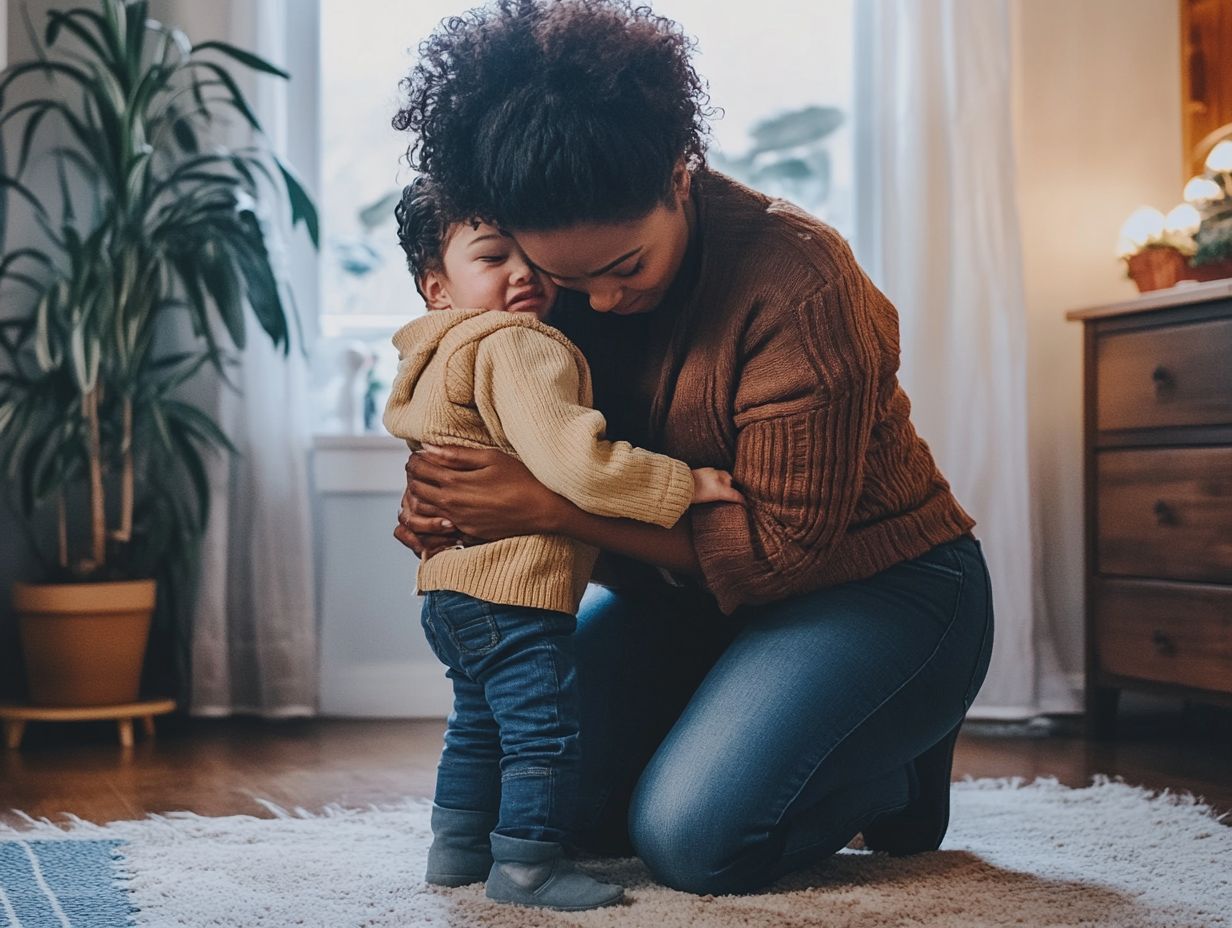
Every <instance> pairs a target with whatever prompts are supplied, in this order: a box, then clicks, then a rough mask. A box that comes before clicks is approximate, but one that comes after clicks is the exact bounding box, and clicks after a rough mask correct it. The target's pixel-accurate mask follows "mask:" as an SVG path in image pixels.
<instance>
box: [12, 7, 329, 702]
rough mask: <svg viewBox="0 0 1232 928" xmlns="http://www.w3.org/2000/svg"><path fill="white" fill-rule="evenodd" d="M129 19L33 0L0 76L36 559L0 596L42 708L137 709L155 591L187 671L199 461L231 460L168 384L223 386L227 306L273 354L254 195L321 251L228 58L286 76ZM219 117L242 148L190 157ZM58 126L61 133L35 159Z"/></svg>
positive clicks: (15, 411) (15, 381)
mask: <svg viewBox="0 0 1232 928" xmlns="http://www.w3.org/2000/svg"><path fill="white" fill-rule="evenodd" d="M147 14H148V3H146V2H142V0H128V2H125V0H99V2H98V3H97V5H94V6H88V7H86V6H83V7H77V8H74V9H68V10H52V11H50V12H49V13H48V15H47V24H46V29H45V31H44V32H43V34H42V36H41V37H38V36H34V35H32V36H31V38H32V40H33V42H34V45H35V48H36V51H37V53H38V57H37V60H33V61H29V62H24V63H19V64H15V65H13V66H11V67H9V68H8V69H7V70H6V71H4V72H3V74H0V124H10V123H12V126H10V133H11V135H10V137H11V138H17V136H18V134H17V132H16V131H15V129H16V127H18V126H20V127H21V132H20V147H19V148H18V149H17V150H16V163H15V166H14V168H13V170H12V172H11V173H9V170H8V168H7V167H3V166H0V193H7V194H8V195H10V203H9V205H10V207H13V206H17V205H18V200H20V201H22V202H23V204H24V207H27V208H28V211H29V212H30V213H31V214H32V216H33V219H34V222H35V224H36V225H37V232H38V237H37V239H36V240H32V241H28V242H22V243H21V244H20V245H19V246H17V247H14V243H13V242H11V241H10V242H9V243H8V248H7V249H0V254H2V257H0V287H3V288H4V301H3V303H2V304H0V305H3V307H4V311H3V313H0V474H2V475H3V478H2V479H3V481H4V484H5V486H6V487H7V488H8V489H10V491H11V493H12V496H13V500H12V503H13V504H14V508H15V510H16V512H17V513H18V514H19V518H20V521H21V523H22V525H23V527H24V530H25V532H26V534H27V537H28V539H29V544H30V545H31V547H32V548H33V549H34V550H35V552H36V553H37V554H38V556H39V559H40V560H41V561H42V562H43V564H44V568H45V570H44V575H43V576H42V577H39V578H37V579H38V580H39V581H40V582H38V583H23V584H17V585H16V586H15V589H14V591H13V599H14V605H15V608H16V611H17V612H18V614H19V621H20V623H21V637H22V643H23V652H24V655H25V659H26V669H27V676H28V680H29V684H30V691H31V699H32V701H33V702H35V703H36V704H40V705H68V704H72V705H100V704H114V703H121V702H127V701H132V700H133V699H135V698H136V697H137V692H138V688H139V684H140V679H141V666H142V660H143V657H144V655H145V652H146V645H147V634H148V631H149V628H150V614H151V610H152V609H153V608H154V607H155V597H156V590H157V600H158V613H157V614H158V616H159V617H160V620H161V619H163V618H165V619H166V621H167V622H168V623H169V628H171V629H174V630H176V631H177V632H178V634H175V635H173V636H171V637H174V638H175V639H177V641H178V646H175V647H174V648H173V650H174V652H175V654H176V657H177V663H179V664H180V665H181V668H182V667H183V666H184V665H185V664H186V651H185V649H184V643H185V642H186V641H187V640H188V638H187V634H186V630H187V629H186V627H187V624H188V616H189V609H190V605H191V604H190V602H189V598H190V592H191V586H192V582H191V581H192V577H193V576H194V573H195V552H196V550H197V546H198V543H199V539H200V537H201V533H202V529H203V527H204V524H205V522H206V519H207V518H208V508H209V486H208V482H207V472H206V467H205V459H204V455H205V454H207V453H211V452H217V453H231V452H234V450H235V449H234V448H233V447H232V445H231V443H230V442H229V441H228V439H227V437H226V435H224V434H223V432H222V431H221V430H220V429H219V427H218V426H217V424H216V423H215V422H214V421H213V420H212V418H211V417H210V416H209V415H208V414H207V413H206V412H204V411H203V410H202V409H201V408H199V407H198V406H197V405H194V404H193V403H192V402H189V401H188V400H186V399H185V398H184V396H183V390H182V389H181V388H182V386H183V385H184V384H185V383H186V382H187V381H189V380H190V379H192V378H193V377H194V376H196V375H197V374H198V373H199V372H201V371H202V370H203V369H213V370H214V371H215V372H217V374H218V375H219V376H221V377H223V378H224V379H225V378H226V376H227V366H228V363H229V352H230V351H232V350H233V349H239V348H242V347H243V346H244V344H245V339H246V337H247V328H248V326H247V322H246V318H245V317H246V309H245V307H246V306H248V307H251V310H252V313H253V315H254V316H255V317H256V320H257V322H258V324H259V325H260V327H261V329H262V330H263V331H264V333H265V334H266V335H267V336H268V337H269V338H271V339H272V340H273V342H274V343H275V345H277V346H280V347H281V348H282V349H283V351H284V352H286V351H287V350H289V346H290V342H291V333H290V327H291V322H292V321H293V320H294V314H293V313H288V311H287V304H286V303H285V302H284V300H283V294H282V289H281V285H280V281H279V279H278V277H277V275H276V274H275V271H274V267H273V265H272V262H271V259H270V251H269V248H268V247H267V229H266V225H265V224H264V222H263V216H264V213H263V212H262V210H263V209H265V208H266V205H267V204H271V203H273V204H277V205H278V206H282V205H284V204H285V203H287V202H289V206H290V212H291V217H292V223H293V225H297V224H298V223H300V222H303V223H304V224H305V226H306V228H307V230H308V233H309V235H310V237H311V238H312V241H313V244H314V245H315V244H316V243H317V240H318V232H317V217H316V210H315V207H314V205H313V203H312V201H311V199H310V198H309V197H308V195H307V194H306V193H305V191H304V189H303V187H302V186H301V184H300V183H299V182H298V181H297V180H296V178H295V176H294V174H293V173H292V172H291V170H290V169H289V168H288V167H287V165H286V164H285V163H283V162H282V161H281V160H279V158H277V157H276V156H275V155H274V154H273V152H272V151H270V150H269V147H268V146H267V145H265V144H264V143H263V137H262V134H261V126H260V124H259V122H258V120H257V119H256V117H255V116H254V114H253V112H252V110H251V108H250V107H249V105H248V102H247V100H246V99H245V97H244V95H243V93H242V92H241V89H240V87H239V85H238V83H237V82H236V80H235V78H234V77H233V75H232V73H231V71H230V70H229V69H228V65H230V64H232V63H238V64H239V65H242V66H244V67H246V68H249V69H252V70H254V71H257V72H261V73H264V74H268V75H273V76H276V77H280V78H283V79H286V78H288V77H289V75H288V74H287V73H286V72H285V71H282V70H281V69H279V68H277V67H275V66H274V65H272V64H270V63H269V62H267V61H264V60H263V59H261V58H259V57H257V56H255V55H253V54H251V53H249V52H246V51H243V50H241V49H238V48H235V47H233V46H231V45H228V44H226V43H223V42H202V43H200V44H198V45H195V46H194V45H192V44H191V43H190V41H189V40H188V38H187V37H186V36H185V35H184V34H183V32H181V31H180V30H178V29H176V28H173V27H170V26H166V25H163V24H161V23H158V22H155V21H153V20H150V19H149V18H148V15H147ZM66 45H68V46H70V47H68V48H66V47H65V46H66ZM40 76H41V77H44V78H46V79H48V86H49V87H50V89H51V93H49V94H48V95H46V96H36V97H34V98H32V99H27V100H24V101H23V102H20V103H17V104H16V105H12V106H9V105H8V104H7V102H6V101H5V96H6V95H9V94H11V87H12V85H13V84H14V82H16V81H19V80H23V79H28V78H35V77H40ZM226 117H238V118H239V119H240V120H242V121H243V122H244V123H246V124H247V125H248V126H249V127H251V130H252V133H253V137H254V139H255V141H254V143H253V144H251V145H247V146H244V147H232V148H226V147H220V146H218V145H217V144H210V145H209V146H208V147H207V145H206V143H207V141H209V138H208V134H209V132H210V130H211V129H212V127H214V126H215V125H217V124H220V123H224V122H226V121H227V119H226ZM55 122H58V123H59V124H60V126H61V128H62V132H61V138H60V139H58V140H57V141H56V142H55V144H54V145H53V147H50V148H49V150H47V151H45V152H44V153H43V154H42V155H41V156H40V157H36V158H32V157H31V153H32V151H35V147H34V140H35V138H36V137H37V136H38V135H39V132H40V127H44V126H48V125H51V124H53V123H55ZM39 161H41V162H42V163H44V164H46V165H47V166H49V167H50V168H51V171H50V172H47V173H50V174H51V176H52V177H53V178H55V180H54V181H53V182H52V184H50V185H49V186H51V187H53V190H52V191H50V192H48V193H46V194H45V195H44V196H42V197H40V196H37V195H36V194H35V193H34V192H32V190H31V189H30V187H29V186H28V185H27V183H26V180H27V175H28V173H29V170H30V169H31V167H32V165H33V164H35V163H36V162H39ZM284 190H285V197H286V199H285V200H284V199H283V191H284ZM83 201H85V202H83ZM53 204H56V205H58V209H56V208H54V207H53ZM9 213H12V209H10V210H9ZM7 218H8V217H7V216H6V222H5V225H7V224H8V223H7ZM27 227H28V228H31V229H32V230H33V228H34V227H33V226H30V225H28V226H27ZM6 231H9V232H10V233H11V230H6ZM10 237H11V235H10ZM29 237H31V238H34V236H33V235H32V236H29ZM14 309H16V314H14ZM179 677H180V680H181V682H182V680H183V673H182V672H181V673H180V674H179Z"/></svg>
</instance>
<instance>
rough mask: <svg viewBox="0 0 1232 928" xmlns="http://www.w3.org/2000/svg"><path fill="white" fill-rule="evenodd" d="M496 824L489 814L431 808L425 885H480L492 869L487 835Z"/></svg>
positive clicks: (492, 816) (494, 816)
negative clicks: (430, 833)
mask: <svg viewBox="0 0 1232 928" xmlns="http://www.w3.org/2000/svg"><path fill="white" fill-rule="evenodd" d="M495 825H496V815H495V813H491V812H470V811H463V810H461V809H446V808H445V807H443V806H438V805H436V804H435V803H433V805H432V847H430V848H429V849H428V870H427V872H426V873H425V874H424V882H425V883H432V884H433V885H434V886H466V885H467V884H468V883H482V882H483V881H484V880H486V879H487V878H488V871H489V870H491V869H492V846H491V844H490V843H489V839H488V835H489V833H490V832H491V831H492V828H493V827H494V826H495Z"/></svg>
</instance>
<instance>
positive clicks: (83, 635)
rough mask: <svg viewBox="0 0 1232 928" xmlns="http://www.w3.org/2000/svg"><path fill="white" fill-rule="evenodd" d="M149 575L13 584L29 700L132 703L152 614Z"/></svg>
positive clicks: (63, 703)
mask: <svg viewBox="0 0 1232 928" xmlns="http://www.w3.org/2000/svg"><path fill="white" fill-rule="evenodd" d="M154 595H155V584H154V581H153V580H127V581H122V582H119V583H55V584H28V583H15V584H13V609H14V611H15V612H16V613H17V615H18V619H19V624H20V630H21V645H22V651H23V652H24V655H25V660H26V678H27V680H28V681H29V684H30V701H31V702H32V703H33V704H34V705H36V706H110V705H119V704H122V703H129V702H136V700H137V694H138V690H139V689H140V686H141V665H142V663H143V661H144V660H145V649H146V643H147V641H148V640H149V637H150V618H151V616H152V615H153V612H154Z"/></svg>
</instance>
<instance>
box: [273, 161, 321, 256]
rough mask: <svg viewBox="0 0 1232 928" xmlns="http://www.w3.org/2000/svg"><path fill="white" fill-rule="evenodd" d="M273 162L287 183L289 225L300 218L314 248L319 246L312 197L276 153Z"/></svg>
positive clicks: (318, 229)
mask: <svg viewBox="0 0 1232 928" xmlns="http://www.w3.org/2000/svg"><path fill="white" fill-rule="evenodd" d="M272 157H273V159H274V163H275V164H277V165H278V170H279V172H280V173H281V174H282V179H283V181H284V182H285V183H286V185H287V196H288V197H290V198H291V225H292V227H294V226H295V225H296V224H298V223H299V222H300V221H301V220H302V221H303V223H304V225H305V226H306V227H307V229H308V237H309V238H310V239H312V245H313V247H314V248H320V247H321V246H320V228H319V226H318V223H317V208H316V206H315V205H314V204H313V202H312V198H311V197H310V196H308V192H307V191H306V190H304V187H303V184H301V183H300V182H299V178H297V177H296V176H295V173H294V172H293V171H292V170H291V168H290V166H289V165H287V164H286V163H285V162H283V160H282V159H281V158H279V157H278V156H277V155H273V156H272Z"/></svg>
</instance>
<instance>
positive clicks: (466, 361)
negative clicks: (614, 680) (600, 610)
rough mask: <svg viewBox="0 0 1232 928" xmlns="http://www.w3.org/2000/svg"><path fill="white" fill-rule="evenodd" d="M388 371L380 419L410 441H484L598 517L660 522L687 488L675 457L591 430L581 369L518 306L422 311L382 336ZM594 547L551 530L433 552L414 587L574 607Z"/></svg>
mask: <svg viewBox="0 0 1232 928" xmlns="http://www.w3.org/2000/svg"><path fill="white" fill-rule="evenodd" d="M393 342H394V347H395V348H397V349H398V356H399V362H398V374H397V376H396V377H395V378H394V383H393V387H392V390H391V392H390V395H389V402H388V403H387V404H386V406H385V416H384V422H385V427H386V428H387V429H389V431H390V432H391V433H392V434H394V435H397V436H398V437H399V438H405V439H406V440H407V444H408V445H409V446H410V447H411V448H412V449H417V448H418V447H419V446H420V445H421V444H423V443H427V444H439V445H462V446H465V447H470V448H495V449H497V450H499V451H504V452H505V453H507V454H512V455H514V456H515V457H517V458H519V459H520V460H521V461H522V463H523V464H525V465H526V466H527V468H529V469H530V472H531V473H532V474H534V475H535V477H536V479H538V480H539V482H540V483H542V484H543V485H544V486H546V487H547V488H548V489H550V490H553V491H554V492H556V493H559V494H560V495H561V496H564V497H565V498H566V499H568V500H570V501H571V502H573V503H574V504H575V505H576V506H578V507H579V508H581V509H584V510H586V511H587V512H591V513H594V514H595V515H600V516H609V517H615V518H626V519H637V520H639V521H642V522H651V523H653V524H655V525H660V526H663V527H664V528H670V527H671V526H672V525H675V524H676V522H677V520H679V518H680V517H681V515H683V514H684V511H685V510H686V509H687V508H688V507H689V502H690V500H691V499H692V496H693V475H692V473H691V472H690V470H689V467H688V465H687V464H684V463H683V462H681V461H677V460H675V459H673V458H669V457H665V456H663V455H661V454H653V453H651V452H649V451H645V450H643V449H641V448H634V447H633V446H632V445H630V444H629V443H628V442H623V441H616V442H610V441H605V440H604V439H603V434H604V430H605V429H606V427H607V423H606V422H605V420H604V418H603V415H602V413H600V412H598V411H596V410H594V409H592V408H590V406H591V403H592V402H593V399H592V395H591V383H590V370H589V368H588V367H587V365H586V359H585V358H584V357H583V356H582V353H581V352H580V351H579V350H578V349H577V348H576V347H575V346H574V345H573V343H572V342H570V341H569V340H568V339H567V338H565V336H564V335H562V334H561V333H560V332H558V331H557V330H556V329H553V328H551V327H550V326H547V325H544V324H543V323H542V322H539V321H538V320H537V319H535V318H533V317H531V316H528V315H522V314H518V313H505V312H488V311H484V310H481V309H448V310H436V311H434V312H429V313H428V314H427V315H426V316H423V317H421V318H419V319H416V320H415V321H413V322H411V323H408V324H407V325H405V326H403V327H402V328H401V329H399V330H398V332H397V333H396V334H395V335H394V339H393ZM597 553H598V552H597V550H596V549H595V548H593V547H591V546H589V545H584V544H582V543H580V542H577V541H574V540H573V539H570V538H565V537H563V536H560V535H519V536H516V537H513V538H505V539H502V540H500V541H492V542H487V543H485V544H479V545H473V546H471V547H469V548H464V549H461V550H450V551H442V552H441V553H440V554H437V555H436V556H434V557H432V558H430V559H429V560H427V561H424V562H422V563H421V564H420V566H419V576H418V586H419V591H420V592H421V593H422V592H426V591H429V590H454V591H456V592H459V593H466V594H468V595H470V596H474V597H476V598H478V599H483V600H487V601H488V602H494V603H505V604H508V605H516V606H532V607H537V608H540V609H552V610H555V611H558V612H568V613H574V612H576V611H577V606H578V602H579V601H580V600H581V598H582V593H583V592H584V591H585V589H586V584H587V582H588V581H589V580H590V574H591V570H592V569H593V567H594V562H595V557H596V555H597Z"/></svg>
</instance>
